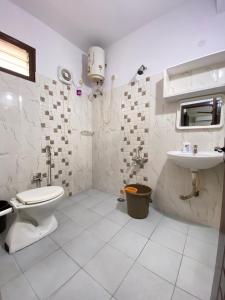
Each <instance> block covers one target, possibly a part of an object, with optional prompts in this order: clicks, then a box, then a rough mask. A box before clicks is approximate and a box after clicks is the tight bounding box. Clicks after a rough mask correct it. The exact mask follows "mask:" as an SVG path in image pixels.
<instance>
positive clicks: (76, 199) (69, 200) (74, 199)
mask: <svg viewBox="0 0 225 300" xmlns="http://www.w3.org/2000/svg"><path fill="white" fill-rule="evenodd" d="M85 197H87V195H86V194H84V193H80V194H77V195H74V196H72V197H68V198H62V199H61V201H60V202H59V205H58V207H57V209H58V210H61V209H64V208H65V207H69V206H71V205H73V204H75V203H78V202H79V201H81V200H82V199H83V198H85Z"/></svg>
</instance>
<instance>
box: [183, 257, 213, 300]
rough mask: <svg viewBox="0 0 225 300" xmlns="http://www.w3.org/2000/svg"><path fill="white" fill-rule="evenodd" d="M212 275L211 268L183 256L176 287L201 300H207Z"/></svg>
mask: <svg viewBox="0 0 225 300" xmlns="http://www.w3.org/2000/svg"><path fill="white" fill-rule="evenodd" d="M213 275H214V270H213V269H212V268H209V267H207V266H205V265H203V264H200V263H199V262H197V261H195V260H193V259H191V258H188V257H185V256H184V257H183V260H182V264H181V268H180V272H179V276H178V280H177V286H178V287H180V288H181V289H183V290H185V291H187V292H189V293H190V294H192V295H194V296H196V297H198V298H200V299H202V300H209V299H210V294H211V289H212V282H213Z"/></svg>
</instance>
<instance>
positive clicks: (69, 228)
mask: <svg viewBox="0 0 225 300" xmlns="http://www.w3.org/2000/svg"><path fill="white" fill-rule="evenodd" d="M83 230H84V227H82V226H80V225H79V224H77V223H75V222H73V221H71V220H68V221H66V222H65V223H63V224H60V225H59V227H58V228H57V229H56V230H55V231H54V232H53V233H52V234H51V235H50V236H51V238H52V239H53V240H54V241H55V242H56V243H57V244H58V245H60V246H62V245H64V244H65V243H66V242H68V241H70V240H72V239H73V238H74V237H76V236H77V235H78V234H80V233H81V232H82V231H83Z"/></svg>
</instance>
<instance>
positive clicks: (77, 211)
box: [62, 203, 86, 218]
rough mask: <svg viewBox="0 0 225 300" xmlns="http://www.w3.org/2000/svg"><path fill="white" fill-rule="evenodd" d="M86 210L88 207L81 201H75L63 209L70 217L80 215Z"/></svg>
mask: <svg viewBox="0 0 225 300" xmlns="http://www.w3.org/2000/svg"><path fill="white" fill-rule="evenodd" d="M85 210H86V208H85V207H84V206H82V205H81V204H80V203H74V204H73V205H70V206H67V207H64V208H63V209H62V212H63V213H64V214H65V215H66V216H67V217H69V218H72V217H77V216H78V217H79V215H81V214H82V213H83V212H84V211H85Z"/></svg>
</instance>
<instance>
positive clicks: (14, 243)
mask: <svg viewBox="0 0 225 300" xmlns="http://www.w3.org/2000/svg"><path fill="white" fill-rule="evenodd" d="M57 227H58V222H57V220H56V217H55V216H54V215H51V216H48V217H47V218H45V219H44V220H42V222H41V224H35V221H34V222H32V221H31V220H27V219H22V218H20V216H19V215H18V216H17V218H16V220H15V221H14V223H13V224H12V225H11V227H10V228H9V231H8V233H7V236H6V240H5V249H6V250H7V251H8V252H9V253H14V252H16V251H18V250H20V249H23V248H25V247H27V246H29V245H31V244H33V243H34V242H37V241H39V240H40V239H42V238H43V237H45V236H46V235H48V234H50V233H51V232H53V231H54V230H55V229H56V228H57Z"/></svg>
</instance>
